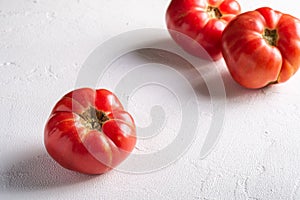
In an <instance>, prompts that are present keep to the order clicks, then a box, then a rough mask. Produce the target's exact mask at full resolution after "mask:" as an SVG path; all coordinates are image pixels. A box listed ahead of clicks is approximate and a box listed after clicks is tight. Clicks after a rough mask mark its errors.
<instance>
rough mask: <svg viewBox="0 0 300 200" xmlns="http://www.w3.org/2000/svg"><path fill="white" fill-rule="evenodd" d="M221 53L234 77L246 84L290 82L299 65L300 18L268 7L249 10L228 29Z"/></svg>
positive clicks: (258, 84)
mask: <svg viewBox="0 0 300 200" xmlns="http://www.w3.org/2000/svg"><path fill="white" fill-rule="evenodd" d="M222 52H223V56H224V59H225V62H226V64H227V67H228V69H229V72H230V73H231V75H232V77H233V78H234V79H235V80H236V81H237V82H238V83H239V84H240V85H242V86H244V87H247V88H261V87H264V86H267V85H269V84H272V83H281V82H284V81H287V80H288V79H289V78H290V77H291V76H292V75H293V74H295V72H296V71H297V70H298V68H299V65H300V21H299V19H297V18H295V17H293V16H291V15H288V14H283V13H281V12H279V11H275V10H272V9H271V8H267V7H264V8H259V9H257V10H255V11H249V12H246V13H244V14H241V15H239V16H237V17H236V18H235V19H234V20H232V21H231V22H230V23H229V24H228V26H227V27H226V28H225V30H224V32H223V36H222Z"/></svg>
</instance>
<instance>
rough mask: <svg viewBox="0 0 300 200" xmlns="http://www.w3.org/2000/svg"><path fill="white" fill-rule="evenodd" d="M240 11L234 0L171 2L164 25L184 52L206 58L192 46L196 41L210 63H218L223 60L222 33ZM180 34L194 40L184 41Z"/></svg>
mask: <svg viewBox="0 0 300 200" xmlns="http://www.w3.org/2000/svg"><path fill="white" fill-rule="evenodd" d="M240 12H241V8H240V5H239V3H238V2H237V1H235V0H172V1H171V3H170V5H169V7H168V9H167V12H166V23H167V27H168V29H169V32H170V35H171V36H172V38H173V39H174V40H175V41H176V43H177V44H179V45H180V46H181V47H182V48H183V49H185V50H186V51H187V52H189V53H191V54H193V55H196V56H199V57H205V55H204V54H203V53H202V52H200V50H199V48H197V47H195V45H194V44H193V42H197V43H198V44H200V45H201V46H202V47H203V48H204V49H205V50H206V51H207V53H208V54H209V55H210V57H211V58H212V59H213V60H218V59H220V58H222V53H221V36H222V32H223V30H224V28H225V27H226V25H227V23H228V22H229V21H231V20H232V18H233V17H235V16H236V15H237V14H239V13H240ZM182 34H184V35H186V36H188V37H189V38H192V39H193V40H194V41H193V42H191V41H189V40H186V39H185V38H184V37H183V35H182ZM196 46H197V45H196Z"/></svg>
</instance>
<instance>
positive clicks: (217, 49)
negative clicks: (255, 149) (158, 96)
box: [44, 0, 300, 174]
mask: <svg viewBox="0 0 300 200" xmlns="http://www.w3.org/2000/svg"><path fill="white" fill-rule="evenodd" d="M240 12H241V8H240V5H239V4H238V2H237V1H236V0H173V1H172V2H171V4H170V5H169V7H168V9H167V14H166V21H167V26H168V29H169V30H170V33H171V36H172V37H173V38H174V40H175V41H176V42H177V43H178V44H179V45H180V46H181V47H183V48H184V49H185V50H186V51H188V52H189V53H191V54H194V55H197V56H201V55H200V54H199V52H195V48H193V46H195V45H194V44H195V42H196V43H197V44H200V45H201V46H202V47H203V48H204V49H205V50H206V52H207V53H208V54H209V55H210V57H211V58H212V59H213V60H218V59H220V58H222V56H223V57H224V60H225V62H226V64H227V67H228V69H229V71H230V73H231V75H232V77H233V78H234V79H235V80H236V81H237V82H238V83H240V84H241V85H243V86H245V87H247V88H261V87H264V86H266V85H268V84H272V83H280V82H284V81H286V80H288V79H289V78H290V77H291V76H292V75H293V74H294V73H295V72H296V71H297V69H298V67H299V65H300V22H299V20H298V19H297V18H295V17H293V16H291V15H287V14H283V13H280V12H278V11H274V10H272V9H271V8H266V7H265V8H259V9H257V10H255V11H250V12H246V13H243V14H240ZM177 33H180V34H177ZM183 36H188V37H190V38H192V39H193V40H192V41H193V42H192V43H191V44H189V43H187V41H190V40H184V39H183V38H182V37H183ZM44 142H45V146H46V149H47V152H48V153H49V154H50V156H51V157H52V158H53V159H54V160H56V161H57V162H58V163H59V164H60V165H61V166H63V167H65V168H67V169H70V170H74V171H78V172H82V173H87V174H101V173H105V172H107V171H108V170H110V169H112V168H114V167H116V166H117V165H118V164H119V163H120V162H122V161H123V160H124V159H125V158H126V157H127V156H128V155H129V154H130V153H131V151H132V150H133V148H134V146H135V143H136V127H135V124H134V121H133V118H132V117H131V116H130V114H129V113H128V112H126V111H125V110H124V109H123V106H122V104H121V102H120V101H119V100H118V98H117V97H116V96H115V95H114V94H113V93H112V92H110V91H108V90H105V89H99V90H93V89H90V88H81V89H77V90H74V91H72V92H70V93H68V94H66V95H65V96H63V97H62V98H61V99H60V100H59V101H58V103H57V104H56V105H55V106H54V108H53V110H52V112H51V114H50V117H49V119H48V121H47V123H46V127H45V133H44Z"/></svg>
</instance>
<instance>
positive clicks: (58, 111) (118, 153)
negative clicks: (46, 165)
mask: <svg viewBox="0 0 300 200" xmlns="http://www.w3.org/2000/svg"><path fill="white" fill-rule="evenodd" d="M135 132H136V128H135V124H134V121H133V119H132V117H131V116H130V114H129V113H128V112H126V111H124V109H123V106H122V105H121V103H120V101H119V100H118V98H117V97H116V96H115V95H114V94H113V93H112V92H110V91H108V90H105V89H99V90H93V89H90V88H82V89H77V90H74V91H72V92H70V93H68V94H66V95H65V96H63V97H62V98H61V99H60V100H59V101H58V103H57V104H56V105H55V107H54V108H53V110H52V113H51V115H50V117H49V119H48V122H47V124H46V127H45V135H44V142H45V146H46V149H47V151H48V153H49V154H50V156H51V157H52V158H53V159H54V160H56V161H57V162H58V163H59V164H60V165H61V166H63V167H65V168H67V169H70V170H74V171H78V172H81V173H87V174H101V173H104V172H106V171H108V170H110V169H112V168H114V167H115V166H117V165H118V164H119V163H120V162H122V161H123V160H124V159H125V158H126V157H127V156H128V155H129V153H130V152H131V151H132V150H133V148H134V146H135V143H136V136H135Z"/></svg>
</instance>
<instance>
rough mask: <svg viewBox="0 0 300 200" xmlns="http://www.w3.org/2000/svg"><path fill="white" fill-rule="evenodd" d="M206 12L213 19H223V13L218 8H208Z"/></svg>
mask: <svg viewBox="0 0 300 200" xmlns="http://www.w3.org/2000/svg"><path fill="white" fill-rule="evenodd" d="M206 12H207V13H208V16H209V17H210V18H211V19H220V18H221V17H222V13H221V11H220V10H219V9H218V8H217V7H212V6H208V7H207V9H206Z"/></svg>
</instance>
